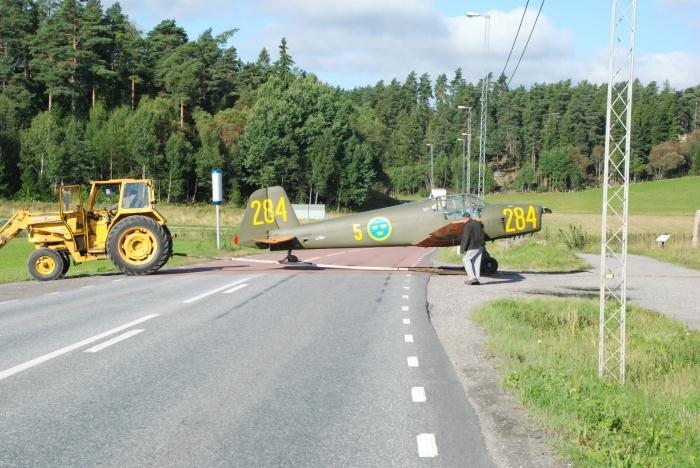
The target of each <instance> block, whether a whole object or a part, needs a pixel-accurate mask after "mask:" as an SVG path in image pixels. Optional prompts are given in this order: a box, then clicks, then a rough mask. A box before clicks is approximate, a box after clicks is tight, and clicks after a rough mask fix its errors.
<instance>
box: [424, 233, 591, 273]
mask: <svg viewBox="0 0 700 468" xmlns="http://www.w3.org/2000/svg"><path fill="white" fill-rule="evenodd" d="M487 250H488V251H489V253H490V254H491V255H492V256H493V257H494V258H496V260H498V265H499V269H502V268H505V269H510V270H517V271H544V272H559V273H561V272H569V271H580V270H586V269H587V268H588V265H587V264H586V262H584V261H583V260H581V259H580V258H579V257H577V256H576V255H575V254H574V253H573V252H572V251H571V250H569V249H567V248H566V247H564V246H562V245H559V244H555V243H552V242H547V241H539V242H538V241H537V240H535V239H528V240H526V241H525V242H523V243H521V244H519V245H514V246H512V247H510V248H506V247H505V243H504V242H502V241H499V242H496V243H493V244H489V245H487ZM435 260H438V261H441V262H445V263H452V264H456V265H461V264H462V256H461V255H459V253H457V251H456V249H455V247H442V248H440V249H438V251H437V253H436V254H435Z"/></svg>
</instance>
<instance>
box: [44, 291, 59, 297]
mask: <svg viewBox="0 0 700 468" xmlns="http://www.w3.org/2000/svg"><path fill="white" fill-rule="evenodd" d="M56 294H59V291H55V292H52V293H46V294H44V296H55V295H56Z"/></svg>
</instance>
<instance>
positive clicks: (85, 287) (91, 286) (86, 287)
mask: <svg viewBox="0 0 700 468" xmlns="http://www.w3.org/2000/svg"><path fill="white" fill-rule="evenodd" d="M93 287H95V285H94V284H91V285H90V286H83V287H82V288H80V289H89V288H93Z"/></svg>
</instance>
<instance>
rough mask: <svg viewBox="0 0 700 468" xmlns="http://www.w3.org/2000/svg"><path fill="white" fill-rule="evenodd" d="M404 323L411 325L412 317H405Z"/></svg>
mask: <svg viewBox="0 0 700 468" xmlns="http://www.w3.org/2000/svg"><path fill="white" fill-rule="evenodd" d="M403 324H404V325H410V324H411V319H410V318H405V319H403Z"/></svg>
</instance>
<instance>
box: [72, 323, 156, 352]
mask: <svg viewBox="0 0 700 468" xmlns="http://www.w3.org/2000/svg"><path fill="white" fill-rule="evenodd" d="M142 331H143V328H134V329H133V330H129V331H128V332H126V333H122V334H121V335H119V336H115V337H114V338H112V339H111V340H107V341H105V342H102V343H100V344H98V345H97V346H93V347H92V348H90V349H86V350H85V352H86V353H96V352H98V351H102V350H103V349H105V348H109V347H110V346H112V345H113V344H117V343H119V342H120V341H124V340H126V339H129V338H131V337H132V336H134V335H138V334H139V333H141V332H142Z"/></svg>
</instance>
